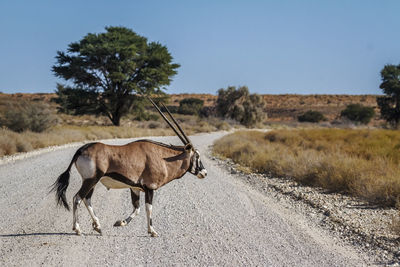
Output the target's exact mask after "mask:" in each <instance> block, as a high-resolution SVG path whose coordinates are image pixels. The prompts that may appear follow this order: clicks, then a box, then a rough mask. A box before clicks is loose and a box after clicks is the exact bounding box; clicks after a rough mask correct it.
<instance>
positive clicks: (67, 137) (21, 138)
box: [0, 115, 231, 157]
mask: <svg viewBox="0 0 400 267" xmlns="http://www.w3.org/2000/svg"><path fill="white" fill-rule="evenodd" d="M176 117H177V120H178V121H179V123H180V125H181V126H182V128H183V129H184V130H185V132H186V133H187V134H188V135H191V134H196V133H202V132H212V131H218V130H229V129H230V128H231V126H230V125H229V124H228V123H226V122H224V121H221V120H218V119H216V118H209V119H199V118H198V117H195V116H188V115H176ZM65 118H68V119H69V120H70V121H69V123H71V124H62V125H58V126H55V127H52V128H50V129H48V130H46V131H44V132H42V133H34V132H30V131H25V132H22V133H16V132H13V131H11V130H9V129H7V128H0V157H1V156H5V155H12V154H14V153H18V152H27V151H31V150H33V149H38V148H43V147H48V146H54V145H62V144H66V143H71V142H78V141H84V140H101V139H111V138H132V137H142V136H164V135H175V133H174V132H173V131H172V130H171V129H170V128H169V126H168V125H167V124H166V123H165V122H164V121H161V120H160V121H141V122H140V121H129V120H126V119H125V120H124V121H123V126H120V127H116V126H101V125H102V124H103V122H106V121H107V119H106V118H104V117H95V116H89V115H85V116H69V115H63V119H64V121H65ZM71 120H74V122H71Z"/></svg>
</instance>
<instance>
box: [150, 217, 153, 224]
mask: <svg viewBox="0 0 400 267" xmlns="http://www.w3.org/2000/svg"><path fill="white" fill-rule="evenodd" d="M150 226H153V219H152V218H150Z"/></svg>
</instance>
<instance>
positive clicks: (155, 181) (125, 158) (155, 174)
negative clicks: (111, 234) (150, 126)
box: [52, 98, 207, 237]
mask: <svg viewBox="0 0 400 267" xmlns="http://www.w3.org/2000/svg"><path fill="white" fill-rule="evenodd" d="M148 99H149V100H150V102H151V103H152V104H153V105H154V107H155V108H156V109H157V111H158V112H159V113H160V114H161V116H162V117H163V118H164V120H165V121H166V122H167V123H168V125H169V126H170V127H171V128H172V129H173V130H174V132H175V133H176V135H177V136H178V137H179V138H180V139H181V141H182V142H183V144H184V145H183V146H175V145H167V144H163V143H159V142H155V141H151V140H138V141H134V142H131V143H129V144H126V145H122V146H115V145H106V144H103V143H99V142H97V143H90V144H86V145H84V146H82V147H81V148H79V149H78V150H77V151H76V153H75V154H74V156H73V157H72V161H71V163H70V164H69V166H68V168H67V170H66V171H65V172H63V173H62V174H61V175H60V176H59V177H58V179H57V180H56V182H55V183H54V184H53V186H52V190H54V191H56V200H57V203H58V204H59V205H61V204H63V205H64V207H65V208H66V209H67V210H69V205H68V202H67V199H66V196H65V192H66V190H67V187H68V184H69V178H70V170H71V167H72V165H73V164H74V163H75V166H76V168H77V170H78V172H79V174H80V175H81V176H82V186H81V188H80V189H79V191H78V192H77V193H76V194H75V196H74V197H73V228H72V230H74V231H75V232H76V234H77V235H81V233H82V232H81V229H80V227H79V222H78V213H77V209H78V206H79V204H80V203H81V201H82V200H83V203H84V204H85V206H86V208H87V210H88V211H89V214H90V216H91V217H92V220H93V224H92V226H93V229H94V230H95V231H97V232H99V233H100V234H101V233H102V232H101V228H100V222H99V219H98V218H97V217H96V215H95V213H94V211H93V207H92V205H91V197H92V195H93V191H94V188H95V185H96V184H97V183H98V182H101V183H102V184H103V185H104V186H105V187H106V188H108V189H110V188H112V189H119V188H129V189H130V191H131V198H132V204H133V212H132V213H131V215H130V216H129V217H128V218H126V219H125V220H120V221H117V222H116V223H115V224H114V226H125V225H127V224H129V222H130V221H131V220H132V218H134V217H135V215H137V214H138V213H139V211H140V207H139V198H140V191H142V192H144V194H145V203H146V204H145V205H146V214H147V227H148V233H149V234H150V235H151V236H153V237H155V236H157V235H158V234H157V232H156V231H155V230H154V228H153V222H152V219H151V214H152V201H153V194H154V190H157V189H158V188H160V187H161V186H163V185H165V184H167V183H169V182H171V181H172V180H174V179H179V178H181V177H182V176H183V175H184V174H185V173H186V172H190V173H191V174H193V175H196V176H197V177H198V178H204V177H206V175H207V170H206V169H205V168H204V166H203V164H202V162H201V160H200V153H199V151H198V150H197V149H195V148H194V147H193V145H192V143H191V141H190V140H189V138H188V137H187V136H186V134H185V133H184V131H183V130H182V128H181V127H180V126H179V124H178V122H177V121H176V120H175V119H174V117H173V116H172V114H171V113H170V112H169V111H168V109H167V108H166V107H165V106H164V105H163V107H164V109H165V110H166V111H167V113H168V115H169V116H170V117H171V119H172V121H173V122H174V124H175V125H176V126H177V128H178V129H179V131H178V129H176V128H175V127H174V125H173V124H172V123H171V122H170V121H169V120H168V119H167V117H166V116H165V115H164V114H163V113H162V111H161V110H160V109H159V107H158V106H157V105H156V104H155V103H154V102H153V101H152V100H151V98H148Z"/></svg>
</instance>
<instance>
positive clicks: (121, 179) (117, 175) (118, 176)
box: [104, 172, 144, 190]
mask: <svg viewBox="0 0 400 267" xmlns="http://www.w3.org/2000/svg"><path fill="white" fill-rule="evenodd" d="M104 176H108V177H110V178H112V179H114V180H116V181H118V182H121V183H124V184H126V185H129V186H132V187H137V188H140V189H142V190H144V188H143V186H142V185H141V184H139V183H135V182H134V181H132V180H131V179H129V178H128V177H125V176H124V175H122V174H120V173H117V172H110V173H106V174H104Z"/></svg>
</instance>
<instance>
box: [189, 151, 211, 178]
mask: <svg viewBox="0 0 400 267" xmlns="http://www.w3.org/2000/svg"><path fill="white" fill-rule="evenodd" d="M190 173H191V174H194V175H196V176H197V177H198V178H200V179H203V178H205V177H206V176H207V170H206V168H204V166H203V163H202V162H201V160H200V152H199V151H198V150H197V149H196V150H194V154H193V157H192V168H191V169H190Z"/></svg>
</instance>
